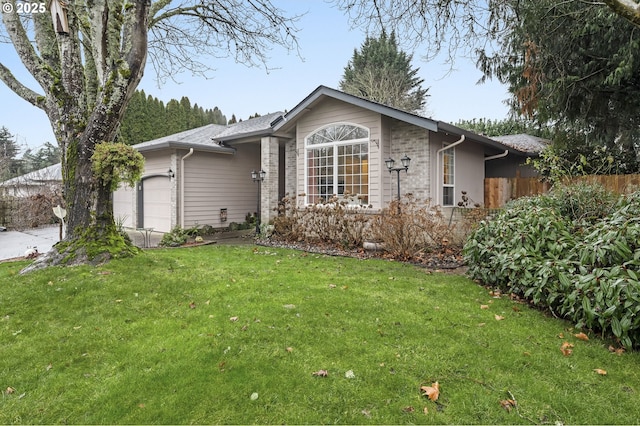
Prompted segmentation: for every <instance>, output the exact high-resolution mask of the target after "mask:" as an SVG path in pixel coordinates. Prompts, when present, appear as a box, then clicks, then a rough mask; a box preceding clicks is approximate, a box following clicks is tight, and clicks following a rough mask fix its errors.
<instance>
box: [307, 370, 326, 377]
mask: <svg viewBox="0 0 640 426" xmlns="http://www.w3.org/2000/svg"><path fill="white" fill-rule="evenodd" d="M311 375H312V376H317V377H327V376H328V375H329V372H328V371H327V370H318V371H314V372H313V373H311Z"/></svg>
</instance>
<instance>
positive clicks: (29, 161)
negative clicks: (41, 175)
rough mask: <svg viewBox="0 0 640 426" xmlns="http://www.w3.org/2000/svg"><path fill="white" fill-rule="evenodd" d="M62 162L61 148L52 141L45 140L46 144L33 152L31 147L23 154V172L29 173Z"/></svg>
mask: <svg viewBox="0 0 640 426" xmlns="http://www.w3.org/2000/svg"><path fill="white" fill-rule="evenodd" d="M59 162H60V148H59V147H58V146H56V145H53V144H52V143H51V142H45V144H44V146H43V147H42V148H40V149H38V150H37V151H35V152H33V150H31V149H27V150H26V151H25V153H24V154H23V155H22V168H23V170H22V171H21V173H29V172H32V171H35V170H40V169H43V168H45V167H48V166H51V165H53V164H56V163H59Z"/></svg>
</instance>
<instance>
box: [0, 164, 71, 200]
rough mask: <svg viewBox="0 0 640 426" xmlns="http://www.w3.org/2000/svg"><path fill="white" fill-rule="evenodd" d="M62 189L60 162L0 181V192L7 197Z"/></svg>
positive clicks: (54, 191) (20, 196) (53, 191)
mask: <svg viewBox="0 0 640 426" xmlns="http://www.w3.org/2000/svg"><path fill="white" fill-rule="evenodd" d="M61 189H62V170H61V168H60V163H57V164H54V165H52V166H48V167H45V168H43V169H40V170H35V171H33V172H29V173H26V174H24V175H22V176H17V177H14V178H11V179H8V180H5V181H4V182H0V193H1V194H2V195H3V196H9V197H19V198H24V197H29V196H31V195H36V194H41V193H42V192H44V191H50V192H51V193H59V192H60V190H61Z"/></svg>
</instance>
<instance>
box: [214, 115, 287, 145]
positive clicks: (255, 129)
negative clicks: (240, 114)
mask: <svg viewBox="0 0 640 426" xmlns="http://www.w3.org/2000/svg"><path fill="white" fill-rule="evenodd" d="M283 114H284V113H283V112H280V111H278V112H272V113H270V114H265V115H262V116H260V117H256V118H251V119H249V120H246V121H240V122H239V123H235V124H231V125H229V126H227V128H226V129H225V130H223V131H222V132H220V133H218V134H217V135H216V136H215V138H214V139H216V140H218V141H231V140H236V139H241V138H249V137H254V136H266V135H268V134H271V133H272V131H273V128H272V123H273V121H274V120H277V119H279V118H280V117H281V116H282V115H283Z"/></svg>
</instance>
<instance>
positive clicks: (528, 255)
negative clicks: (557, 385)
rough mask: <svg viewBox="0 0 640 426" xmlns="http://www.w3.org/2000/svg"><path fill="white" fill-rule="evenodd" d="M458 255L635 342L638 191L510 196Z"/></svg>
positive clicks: (568, 189) (485, 274)
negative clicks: (502, 209) (511, 201)
mask: <svg viewBox="0 0 640 426" xmlns="http://www.w3.org/2000/svg"><path fill="white" fill-rule="evenodd" d="M464 256H465V260H466V261H467V263H468V264H469V273H470V275H471V276H472V277H473V278H475V279H478V280H480V281H482V282H483V283H485V284H488V285H492V286H496V287H498V288H500V289H501V290H502V291H506V292H512V293H514V294H517V295H519V296H521V297H524V298H526V299H527V300H530V301H531V302H532V303H533V304H534V305H536V306H540V307H543V308H546V309H549V310H550V311H551V312H552V313H554V314H555V315H558V316H561V317H564V318H567V319H569V320H571V321H573V322H574V323H575V324H576V326H577V327H580V328H588V329H591V330H594V331H597V332H600V333H602V334H603V335H611V336H613V337H615V338H617V339H618V340H619V341H620V342H621V343H622V345H624V346H625V347H627V348H631V347H633V346H638V345H640V281H639V280H638V275H639V274H638V273H636V271H637V270H638V269H639V267H640V192H636V193H634V194H631V195H629V196H616V195H613V194H611V193H608V192H606V191H604V190H603V189H602V188H599V187H596V186H594V185H585V184H580V185H576V186H562V187H559V188H557V189H554V190H553V191H551V192H550V193H549V194H546V195H541V196H538V197H532V198H525V199H519V200H516V201H515V202H513V203H511V204H510V205H509V206H508V207H507V208H506V209H505V210H504V211H503V212H502V213H500V214H499V215H498V216H497V217H496V218H495V219H494V220H492V221H490V222H481V225H480V226H479V227H478V228H477V229H476V230H475V231H474V232H473V233H472V234H471V236H470V237H469V239H468V240H467V242H466V244H465V246H464Z"/></svg>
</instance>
